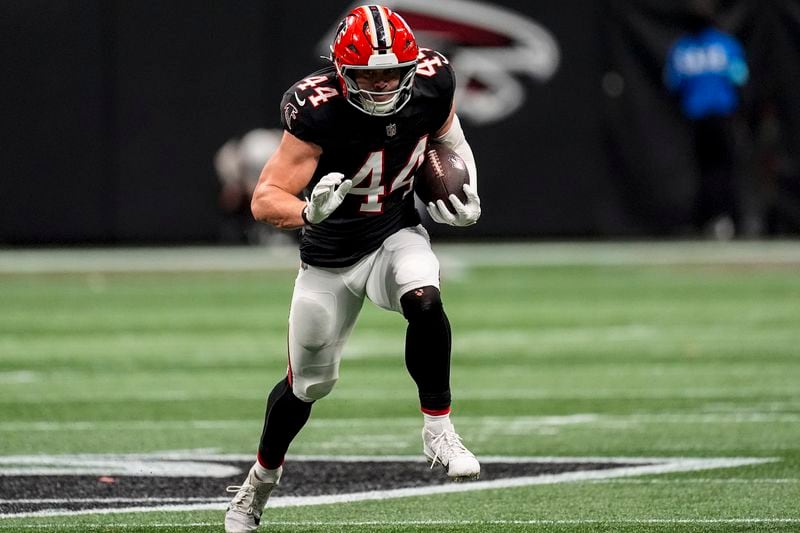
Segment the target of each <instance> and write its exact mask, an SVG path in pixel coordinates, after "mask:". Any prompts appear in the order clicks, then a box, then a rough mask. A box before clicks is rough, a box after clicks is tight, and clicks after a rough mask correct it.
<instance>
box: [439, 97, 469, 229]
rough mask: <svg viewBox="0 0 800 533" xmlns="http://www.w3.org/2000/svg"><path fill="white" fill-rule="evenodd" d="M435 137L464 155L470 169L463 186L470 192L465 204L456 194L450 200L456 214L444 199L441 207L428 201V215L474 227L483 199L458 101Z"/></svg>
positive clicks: (452, 224) (454, 224)
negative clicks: (446, 204)
mask: <svg viewBox="0 0 800 533" xmlns="http://www.w3.org/2000/svg"><path fill="white" fill-rule="evenodd" d="M434 140H435V141H436V142H440V143H442V144H444V145H445V146H447V147H448V148H450V149H451V150H453V151H454V152H455V153H457V154H458V155H459V156H461V159H463V160H464V163H465V164H466V165H467V170H468V171H469V184H465V185H464V193H465V194H466V195H467V203H466V204H465V203H462V202H461V200H459V199H458V197H457V196H456V195H454V194H451V195H450V203H451V204H452V205H453V208H454V209H455V211H456V214H455V215H454V214H453V213H451V212H450V211H449V210H448V209H447V208H446V207H444V202H442V205H441V206H438V205H436V204H434V203H433V202H431V203H430V204H428V214H429V215H430V216H431V218H432V219H433V220H435V221H436V222H439V223H440V224H449V225H451V226H471V225H472V224H475V222H477V221H478V218H480V216H481V200H480V198H479V197H478V168H477V166H476V165H475V155H474V154H473V153H472V148H471V147H470V146H469V143H468V142H467V139H466V137H465V136H464V130H462V129H461V121H460V120H459V119H458V115H456V108H455V104H454V105H452V106H451V107H450V114H449V115H448V116H447V120H445V121H444V124H442V127H441V128H439V130H438V131H437V132H436V133H435V134H434Z"/></svg>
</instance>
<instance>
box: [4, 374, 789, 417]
mask: <svg viewBox="0 0 800 533" xmlns="http://www.w3.org/2000/svg"><path fill="white" fill-rule="evenodd" d="M23 379H27V378H24V377H20V380H19V381H11V380H8V381H3V379H2V378H0V383H3V384H9V385H27V384H28V383H29V382H27V381H22V380H23ZM46 380H47V378H41V377H34V378H32V379H31V381H30V382H34V381H46ZM392 386H398V387H409V388H408V390H412V389H411V388H410V387H411V385H407V384H400V385H396V384H392ZM45 392H47V391H45ZM769 393H770V394H771V395H773V396H777V395H784V396H789V397H792V396H796V394H797V388H796V387H794V388H793V387H789V386H786V387H772V388H770V389H769ZM99 395H100V394H98V393H94V392H90V393H87V392H86V391H81V390H74V391H64V394H61V395H59V396H58V397H48V396H47V395H46V394H41V393H40V391H39V390H36V391H34V390H29V389H28V388H27V387H20V388H18V389H16V390H14V392H13V393H10V394H8V396H7V399H6V400H0V402H3V403H5V402H13V403H20V404H46V403H53V402H65V401H87V400H94V399H96V398H97V397H98V396H99ZM762 396H764V388H763V387H760V388H759V387H752V388H745V387H687V388H685V389H666V388H662V389H659V388H650V389H580V390H579V389H574V390H569V389H563V388H561V389H558V390H550V389H546V388H538V387H536V388H530V387H528V388H522V387H520V388H513V387H507V388H489V387H487V388H485V389H481V390H477V389H475V390H464V391H460V392H459V393H458V398H459V399H461V400H634V399H645V400H670V399H701V400H702V399H708V400H712V399H718V398H725V399H753V398H760V397H762ZM104 397H105V396H104ZM223 397H224V398H225V399H226V400H253V399H254V395H253V394H252V393H237V392H231V393H228V392H225V393H224V394H223V393H222V392H215V393H209V392H208V391H202V390H201V391H198V390H171V391H157V390H155V391H124V392H119V393H117V394H115V395H114V398H115V399H119V400H128V401H175V400H180V401H189V400H197V399H202V400H208V399H215V398H223ZM330 398H331V399H334V400H385V399H386V393H385V391H378V390H375V389H361V388H357V387H349V386H342V388H341V390H340V389H336V390H334V392H333V393H332V394H331V396H330ZM778 403H780V404H781V405H782V406H786V407H787V408H788V409H790V410H792V411H794V410H796V406H797V405H800V402H778ZM737 407H738V406H737Z"/></svg>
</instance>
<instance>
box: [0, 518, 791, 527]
mask: <svg viewBox="0 0 800 533" xmlns="http://www.w3.org/2000/svg"><path fill="white" fill-rule="evenodd" d="M798 523H800V518H628V519H625V518H623V519H614V518H611V519H608V520H604V519H602V518H585V519H581V518H575V519H569V518H565V519H558V518H552V519H548V518H540V519H531V520H381V521H377V520H299V521H296V522H292V521H287V520H275V521H267V520H264V522H263V524H264V525H267V526H269V525H272V526H281V527H292V526H294V527H325V526H328V527H348V526H350V527H377V528H387V527H397V526H481V525H486V526H548V525H551V526H558V525H592V524H594V525H603V524H619V525H637V524H638V525H680V524H728V525H748V524H798ZM220 524H221V522H190V523H186V522H183V523H182V522H175V523H163V522H161V523H155V524H146V523H145V524H142V523H137V524H126V523H124V522H118V523H107V524H61V523H49V524H0V529H17V528H19V529H45V528H64V529H106V528H119V529H127V528H137V529H141V528H159V529H160V528H180V529H182V528H195V527H219V526H220Z"/></svg>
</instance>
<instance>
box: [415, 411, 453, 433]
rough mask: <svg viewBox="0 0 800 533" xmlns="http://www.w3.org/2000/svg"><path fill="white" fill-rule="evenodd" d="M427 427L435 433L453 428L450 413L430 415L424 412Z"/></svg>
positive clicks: (423, 416)
mask: <svg viewBox="0 0 800 533" xmlns="http://www.w3.org/2000/svg"><path fill="white" fill-rule="evenodd" d="M422 418H423V420H424V422H425V427H426V428H428V429H429V430H430V431H432V432H433V433H441V432H442V431H444V430H445V429H452V428H453V423H452V422H450V413H447V414H446V415H429V414H426V413H422Z"/></svg>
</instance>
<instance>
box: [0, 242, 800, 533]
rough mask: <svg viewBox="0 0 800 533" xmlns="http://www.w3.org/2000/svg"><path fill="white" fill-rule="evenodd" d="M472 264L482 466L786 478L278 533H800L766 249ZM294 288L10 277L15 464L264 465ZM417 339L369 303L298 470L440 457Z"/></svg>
mask: <svg viewBox="0 0 800 533" xmlns="http://www.w3.org/2000/svg"><path fill="white" fill-rule="evenodd" d="M673 246H674V245H673ZM731 246H734V247H735V245H731ZM619 249H620V250H622V251H623V252H625V254H627V253H629V252H631V253H634V254H635V253H636V245H635V244H630V245H622V246H620V247H619ZM648 249H650V250H653V249H654V250H656V252H658V251H659V248H658V247H656V248H652V245H649V248H648ZM677 249H678V251H680V250H681V248H680V245H678V248H677ZM465 250H466V251H464V250H460V249H453V250H450V249H447V248H444V249H443V251H442V252H441V254H442V255H443V256H444V257H443V259H447V257H452V258H454V259H455V262H448V261H446V260H443V265H445V267H444V268H443V286H442V288H443V296H444V301H445V306H446V309H447V311H448V314H449V316H450V319H451V322H452V324H453V333H454V353H453V376H452V381H453V391H454V402H455V403H454V420H455V422H456V427H457V429H458V430H459V432H460V433H461V434H462V436H463V437H464V439H465V442H466V443H467V444H468V445H469V446H470V447H471V448H472V449H473V451H475V452H476V453H478V454H479V455H572V456H582V455H589V456H697V457H704V456H708V457H724V456H754V457H778V458H780V459H781V460H780V461H779V462H775V463H768V464H764V465H759V466H750V467H742V468H735V469H728V470H711V471H699V472H694V473H683V474H670V475H660V476H650V477H645V478H623V479H615V480H607V481H605V482H584V483H569V484H561V485H545V486H537V487H525V488H517V489H504V490H496V491H481V492H470V493H463V494H446V495H436V496H429V497H425V498H419V497H417V498H404V499H394V500H385V501H378V502H361V503H351V504H337V505H326V506H316V507H299V508H280V509H273V510H270V509H269V508H268V510H267V512H266V513H265V526H263V527H262V529H264V530H269V531H320V532H322V531H325V532H330V531H476V532H477V531H481V532H484V531H534V530H535V531H559V532H560V531H624V532H628V531H648V532H649V531H798V530H800V510H798V506H797V501H800V444H798V443H800V385H798V384H799V383H800V355H798V354H800V276H798V271H800V263H798V262H793V261H788V262H787V261H785V260H783V259H780V258H777V259H776V257H774V256H773V255H771V252H770V250H769V249H768V248H766V247H765V249H764V250H763V253H758V254H757V255H758V257H759V259H758V260H757V261H752V260H746V261H739V260H728V259H725V257H727V256H724V254H723V258H722V259H720V257H719V256H709V257H708V258H706V259H703V258H702V255H701V259H700V260H697V258H696V257H694V258H693V259H692V260H691V261H685V262H684V261H682V260H681V259H680V257H683V256H682V255H681V254H680V253H678V254H676V256H677V257H678V259H677V260H676V261H675V262H672V263H671V262H670V261H669V260H667V261H662V260H659V261H653V264H648V260H647V259H648V254H647V253H645V254H640V255H638V256H637V255H634V256H635V257H638V259H637V260H635V261H628V260H620V261H594V260H592V258H593V257H595V254H597V253H598V251H599V249H598V248H597V247H593V246H582V247H576V248H574V249H572V251H573V252H574V253H573V255H572V256H570V257H569V258H567V259H563V256H562V255H558V254H553V258H552V259H553V260H552V261H541V255H542V254H544V255H545V256H546V255H547V254H548V253H552V250H551V251H548V249H547V248H546V247H545V248H542V249H539V257H538V259H537V260H536V261H531V262H530V264H526V261H525V260H524V258H522V259H520V258H519V257H516V256H515V255H514V254H509V253H508V251H507V250H506V249H505V248H504V247H489V248H486V249H484V250H483V251H481V249H478V253H479V254H481V253H482V254H484V259H483V260H482V261H480V262H478V261H476V262H474V263H473V262H471V261H470V258H471V257H474V256H475V253H476V249H474V248H472V249H465ZM504 250H505V251H504ZM689 250H695V248H694V247H692V246H691V245H689ZM662 251H663V250H662ZM536 252H537V249H536V247H534V248H533V255H532V256H533V257H536V256H537V254H536ZM207 253H208V254H209V255H212V256H213V255H214V254H215V253H220V252H219V251H215V250H213V249H212V250H209V251H208V252H207ZM448 254H450V255H448ZM625 254H623V255H625ZM642 255H644V257H642ZM13 256H14V254H13V253H12V252H4V253H3V254H2V257H0V259H4V260H5V259H11V260H13V258H14V257H13ZM487 256H488V257H489V258H490V259H488V260H487V259H485V257H487ZM657 256H658V254H654V255H653V257H657ZM491 258H497V264H491ZM454 265H455V266H454ZM54 270H58V269H57V268H55V269H54ZM101 270H102V269H101ZM294 275H295V274H294V271H293V269H291V268H285V269H283V268H278V269H270V270H265V271H258V272H252V271H249V272H248V271H237V272H231V271H220V272H181V271H175V272H139V273H113V272H102V271H100V272H84V273H81V272H76V273H68V274H53V273H45V274H27V273H23V272H20V273H13V272H11V273H9V272H7V273H5V274H2V275H0V295H2V303H0V354H2V355H1V356H0V385H1V386H0V455H13V454H57V453H100V452H106V453H122V452H148V451H159V450H176V449H195V448H203V449H214V450H215V451H219V452H230V453H250V452H252V451H253V450H254V449H255V446H256V444H257V439H258V435H259V433H260V429H261V420H262V418H263V406H264V398H265V394H266V393H267V392H268V391H269V390H270V389H271V388H272V386H273V384H274V383H275V382H277V381H278V380H279V379H280V378H281V376H282V373H283V372H284V371H285V366H286V357H285V335H286V331H285V328H286V318H287V310H288V303H289V299H290V295H291V287H292V281H293V278H294ZM404 330H405V325H404V321H403V319H402V317H400V316H399V315H395V314H392V313H388V312H385V311H381V310H379V309H377V308H375V307H374V306H373V305H371V304H369V303H366V304H365V307H364V310H363V312H362V315H361V318H360V320H359V323H358V325H357V327H356V330H355V332H354V334H353V336H352V337H351V339H350V342H349V344H348V348H347V350H346V354H345V359H344V361H343V363H342V370H341V379H340V382H339V384H338V385H337V387H336V389H335V390H334V392H333V393H332V394H331V396H329V397H328V398H326V399H325V400H323V401H321V402H319V403H318V404H317V405H316V406H315V407H314V412H313V415H312V421H311V422H310V423H309V425H308V426H307V427H306V429H305V430H304V431H303V432H302V433H301V434H300V436H299V437H298V439H297V440H296V441H295V443H294V445H293V447H292V449H291V452H292V453H303V454H376V455H382V454H417V453H419V452H420V446H421V445H420V442H419V427H420V416H419V414H418V406H417V400H416V393H415V388H414V386H413V383H412V382H411V380H410V378H409V377H408V376H407V374H406V371H405V368H404V365H403V338H404ZM0 481H2V479H1V478H0ZM19 496H20V497H24V495H19ZM221 522H222V512H221V511H219V512H216V511H214V512H212V511H201V512H191V513H138V514H113V515H88V516H85V515H84V516H72V517H37V518H26V519H2V520H0V531H4V530H15V529H19V528H22V527H36V526H37V525H41V526H43V527H42V528H40V529H44V530H47V531H62V530H63V531H76V530H83V529H87V530H89V528H91V530H109V531H116V530H122V531H137V532H138V531H141V532H149V531H170V530H174V531H187V530H191V531H221V530H222V528H221ZM269 523H273V525H274V526H273V527H270V528H267V527H266V524H269Z"/></svg>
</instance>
